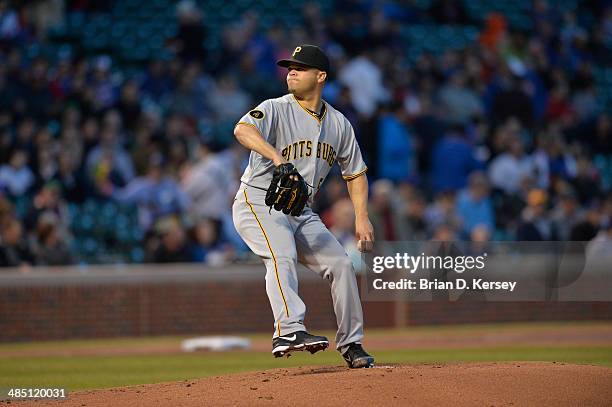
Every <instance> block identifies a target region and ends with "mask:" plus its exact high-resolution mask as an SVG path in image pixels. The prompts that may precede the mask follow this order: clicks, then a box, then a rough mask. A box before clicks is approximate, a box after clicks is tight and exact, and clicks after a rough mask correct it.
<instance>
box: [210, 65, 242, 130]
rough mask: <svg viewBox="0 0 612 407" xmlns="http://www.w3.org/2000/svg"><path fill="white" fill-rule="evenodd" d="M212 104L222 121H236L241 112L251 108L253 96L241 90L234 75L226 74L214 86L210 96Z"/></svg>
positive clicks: (216, 114)
mask: <svg viewBox="0 0 612 407" xmlns="http://www.w3.org/2000/svg"><path fill="white" fill-rule="evenodd" d="M209 100H210V102H209V103H210V105H211V108H212V109H213V112H214V115H215V117H216V118H217V119H218V120H220V121H227V120H232V121H236V120H237V119H238V118H239V117H237V115H238V116H239V115H240V113H237V112H245V111H247V110H249V108H250V106H251V103H252V102H251V97H250V96H249V95H248V94H247V93H245V92H244V91H243V90H241V89H240V88H239V87H238V86H237V83H236V80H235V79H234V77H232V76H230V75H226V76H223V77H221V78H220V79H219V80H218V81H217V83H216V86H215V87H214V88H213V90H212V92H211V94H210V96H209Z"/></svg>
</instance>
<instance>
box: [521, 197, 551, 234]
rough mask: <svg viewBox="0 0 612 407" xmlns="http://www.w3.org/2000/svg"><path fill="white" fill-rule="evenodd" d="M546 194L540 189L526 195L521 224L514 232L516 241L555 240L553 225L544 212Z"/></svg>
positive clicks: (546, 200)
mask: <svg viewBox="0 0 612 407" xmlns="http://www.w3.org/2000/svg"><path fill="white" fill-rule="evenodd" d="M547 203H548V194H547V193H546V191H543V190H541V189H533V190H531V191H530V192H529V194H528V195H527V206H526V207H525V209H524V210H523V213H522V215H521V218H522V222H521V223H520V224H519V226H518V229H517V231H516V240H518V241H544V240H557V238H558V235H557V231H556V229H555V225H554V224H553V222H552V221H551V220H550V219H549V217H548V214H547V212H546V205H547Z"/></svg>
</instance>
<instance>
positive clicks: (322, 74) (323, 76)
mask: <svg viewBox="0 0 612 407" xmlns="http://www.w3.org/2000/svg"><path fill="white" fill-rule="evenodd" d="M326 80H327V72H325V71H319V82H321V83H322V82H325V81H326Z"/></svg>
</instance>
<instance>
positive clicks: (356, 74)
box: [338, 47, 389, 117]
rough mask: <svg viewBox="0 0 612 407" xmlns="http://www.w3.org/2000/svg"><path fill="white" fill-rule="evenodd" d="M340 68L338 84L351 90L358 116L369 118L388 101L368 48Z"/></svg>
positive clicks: (386, 91) (380, 74)
mask: <svg viewBox="0 0 612 407" xmlns="http://www.w3.org/2000/svg"><path fill="white" fill-rule="evenodd" d="M361 49H362V53H361V54H360V55H358V56H357V57H355V58H353V59H351V60H350V61H349V62H348V63H347V64H346V65H344V66H343V67H342V68H340V71H339V72H338V79H339V80H340V83H341V84H342V85H344V86H346V87H348V88H349V89H350V90H351V101H352V104H353V106H354V107H355V109H357V111H358V112H359V114H361V115H363V116H365V117H371V116H372V115H373V114H374V113H375V112H376V109H377V107H378V105H379V104H380V103H383V102H386V101H388V100H389V91H388V90H387V89H386V88H385V86H384V82H383V76H382V71H381V69H380V67H378V66H377V65H376V64H374V63H373V62H372V56H371V55H370V54H369V51H368V49H369V48H368V47H363V48H361Z"/></svg>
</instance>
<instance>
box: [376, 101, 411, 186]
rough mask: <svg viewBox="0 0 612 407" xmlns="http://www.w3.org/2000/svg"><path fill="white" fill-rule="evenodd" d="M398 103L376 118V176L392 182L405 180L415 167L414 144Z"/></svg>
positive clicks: (403, 111) (402, 109)
mask: <svg viewBox="0 0 612 407" xmlns="http://www.w3.org/2000/svg"><path fill="white" fill-rule="evenodd" d="M406 121H407V118H406V111H405V110H404V107H403V106H402V105H401V104H400V103H396V104H393V105H391V106H390V107H389V110H388V112H387V113H383V114H382V115H381V116H380V118H379V119H378V160H377V161H378V174H377V175H378V176H379V177H381V178H386V179H389V180H392V181H394V182H400V181H407V180H409V179H411V178H412V177H413V174H414V169H415V145H414V141H413V137H412V134H411V133H410V130H409V129H408V126H407V125H406Z"/></svg>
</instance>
